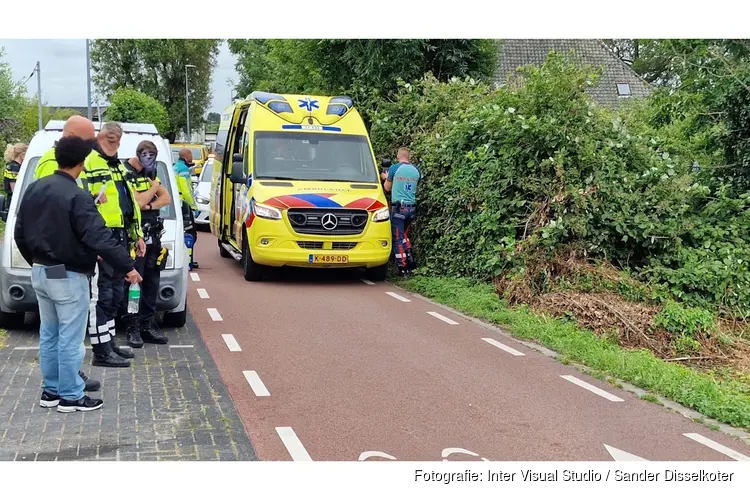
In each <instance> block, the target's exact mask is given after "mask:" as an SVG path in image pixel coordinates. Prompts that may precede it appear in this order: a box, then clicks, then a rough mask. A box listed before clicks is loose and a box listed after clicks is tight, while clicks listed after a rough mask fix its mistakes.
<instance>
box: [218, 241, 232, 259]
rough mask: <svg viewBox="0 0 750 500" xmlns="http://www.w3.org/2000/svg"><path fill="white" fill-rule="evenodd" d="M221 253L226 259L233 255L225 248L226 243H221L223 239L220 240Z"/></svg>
mask: <svg viewBox="0 0 750 500" xmlns="http://www.w3.org/2000/svg"><path fill="white" fill-rule="evenodd" d="M219 255H221V256H222V257H224V258H225V259H228V258H229V257H231V256H232V254H231V253H229V252H227V249H226V248H224V245H222V244H221V240H219Z"/></svg>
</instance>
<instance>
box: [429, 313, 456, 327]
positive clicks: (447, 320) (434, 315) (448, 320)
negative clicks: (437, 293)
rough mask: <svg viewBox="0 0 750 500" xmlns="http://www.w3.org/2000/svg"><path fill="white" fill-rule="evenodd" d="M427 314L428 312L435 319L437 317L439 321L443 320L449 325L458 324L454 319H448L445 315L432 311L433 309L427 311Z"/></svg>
mask: <svg viewBox="0 0 750 500" xmlns="http://www.w3.org/2000/svg"><path fill="white" fill-rule="evenodd" d="M427 314H429V315H430V316H432V317H433V318H437V319H439V320H440V321H444V322H446V323H448V324H449V325H457V324H458V323H456V322H455V321H453V320H452V319H450V318H446V317H445V316H443V315H442V314H439V313H436V312H434V311H429V312H428V313H427Z"/></svg>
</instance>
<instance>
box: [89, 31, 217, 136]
mask: <svg viewBox="0 0 750 500" xmlns="http://www.w3.org/2000/svg"><path fill="white" fill-rule="evenodd" d="M220 42H221V41H220V40H203V39H168V40H165V39H139V40H135V39H115V40H96V41H94V42H93V43H92V45H91V62H92V66H93V67H94V68H95V70H94V77H93V78H94V82H95V83H96V85H97V87H98V88H99V89H100V90H101V92H102V94H103V95H104V97H106V98H110V99H111V97H112V96H113V95H114V93H115V92H116V91H117V90H118V89H120V88H123V87H125V88H131V89H135V90H138V91H139V92H143V93H145V94H147V95H149V96H151V97H153V98H154V99H156V100H157V101H159V102H160V103H161V104H162V105H164V107H165V108H166V109H167V113H168V115H169V123H170V127H169V131H168V132H167V133H166V134H165V135H167V137H169V138H170V139H174V136H175V134H176V133H177V132H178V131H179V130H181V129H183V128H184V127H185V125H186V121H187V120H186V113H185V71H186V70H185V66H186V65H188V64H192V65H194V66H195V68H190V69H188V70H187V71H188V75H187V76H188V81H189V87H190V117H191V125H195V126H197V125H200V124H201V123H202V121H203V116H205V113H206V109H207V108H208V105H209V103H210V102H211V90H210V81H211V73H212V71H213V68H214V67H215V66H216V57H217V55H218V53H219V44H220Z"/></svg>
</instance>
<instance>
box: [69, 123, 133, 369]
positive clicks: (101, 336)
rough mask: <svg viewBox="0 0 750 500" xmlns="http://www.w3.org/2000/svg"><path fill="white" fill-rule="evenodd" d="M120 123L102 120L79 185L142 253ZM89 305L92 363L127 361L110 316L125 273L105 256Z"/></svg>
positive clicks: (123, 240) (125, 242)
mask: <svg viewBox="0 0 750 500" xmlns="http://www.w3.org/2000/svg"><path fill="white" fill-rule="evenodd" d="M121 139H122V127H120V125H118V124H116V123H105V124H104V125H102V127H101V130H100V131H99V135H98V136H97V140H96V144H95V145H94V150H93V151H92V152H91V154H90V155H89V156H88V158H87V159H86V171H85V172H84V174H83V175H82V176H81V178H82V187H83V189H84V190H87V191H89V192H90V193H92V195H94V196H96V199H95V201H96V203H97V208H98V209H99V213H100V214H101V215H102V217H103V218H104V222H105V224H106V226H107V227H108V228H110V230H111V231H112V234H113V235H114V236H115V238H116V239H117V240H118V241H119V242H120V244H121V245H122V246H123V247H124V248H126V249H128V251H131V245H133V248H134V250H135V254H136V256H137V257H142V256H143V255H145V251H146V245H145V243H144V241H143V231H142V229H141V210H140V207H139V206H138V203H136V199H135V193H134V191H133V189H132V187H131V186H130V184H129V183H128V181H127V170H126V169H125V167H124V166H123V165H122V163H121V162H120V160H119V158H118V157H117V150H118V149H119V147H120V140H121ZM91 289H92V293H91V296H92V297H91V299H92V300H91V301H92V305H91V307H90V309H89V311H90V313H89V340H90V342H91V346H92V348H93V350H94V356H93V358H94V359H93V365H94V366H106V367H114V368H127V367H129V366H130V360H129V358H133V357H134V355H133V353H132V352H129V351H127V350H124V349H121V348H119V347H118V346H117V344H116V342H115V318H116V316H117V313H118V309H119V306H120V303H121V302H122V301H123V299H124V295H125V276H123V275H122V273H121V272H119V271H117V270H115V269H114V268H113V267H112V266H110V265H109V264H107V263H106V262H104V261H101V260H100V261H99V262H98V263H97V267H96V271H95V274H94V279H92V287H91Z"/></svg>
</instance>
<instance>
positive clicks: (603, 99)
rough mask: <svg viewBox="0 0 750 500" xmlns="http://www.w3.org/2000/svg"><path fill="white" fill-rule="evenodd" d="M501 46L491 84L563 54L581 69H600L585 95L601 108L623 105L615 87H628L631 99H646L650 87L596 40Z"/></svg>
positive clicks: (516, 41) (515, 41)
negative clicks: (549, 57) (601, 69)
mask: <svg viewBox="0 0 750 500" xmlns="http://www.w3.org/2000/svg"><path fill="white" fill-rule="evenodd" d="M499 42H501V45H500V50H499V51H498V58H499V62H498V68H497V71H496V73H495V81H496V82H497V83H504V82H505V81H507V79H508V75H512V74H513V73H515V72H516V71H517V69H518V68H519V67H521V66H527V65H534V66H539V65H541V64H542V63H544V61H545V60H546V58H547V55H549V53H550V52H552V51H556V52H560V53H564V54H568V53H570V51H571V50H572V51H574V54H575V59H576V60H577V61H578V62H579V63H580V64H584V65H589V66H593V67H595V68H599V67H602V66H603V67H604V70H603V72H602V75H601V77H600V79H599V82H598V83H597V85H596V86H595V87H592V88H589V89H587V90H586V92H587V93H588V94H589V95H590V96H591V98H592V99H593V100H594V101H596V102H598V103H599V104H601V105H603V106H607V107H609V108H613V109H616V108H618V107H619V106H620V104H621V103H622V101H623V98H622V97H619V95H618V90H617V85H618V84H623V83H627V84H629V85H630V93H631V97H632V98H639V97H646V96H647V95H648V94H649V93H650V86H649V84H648V82H646V80H644V79H643V78H641V77H640V76H639V75H638V74H637V73H636V72H635V71H633V69H632V68H631V67H630V66H629V65H628V64H626V63H625V62H623V61H622V60H621V59H620V58H619V57H617V55H616V54H615V53H614V52H612V51H611V50H610V49H609V47H607V46H606V45H605V44H604V42H602V41H601V40H598V39H507V40H499Z"/></svg>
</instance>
